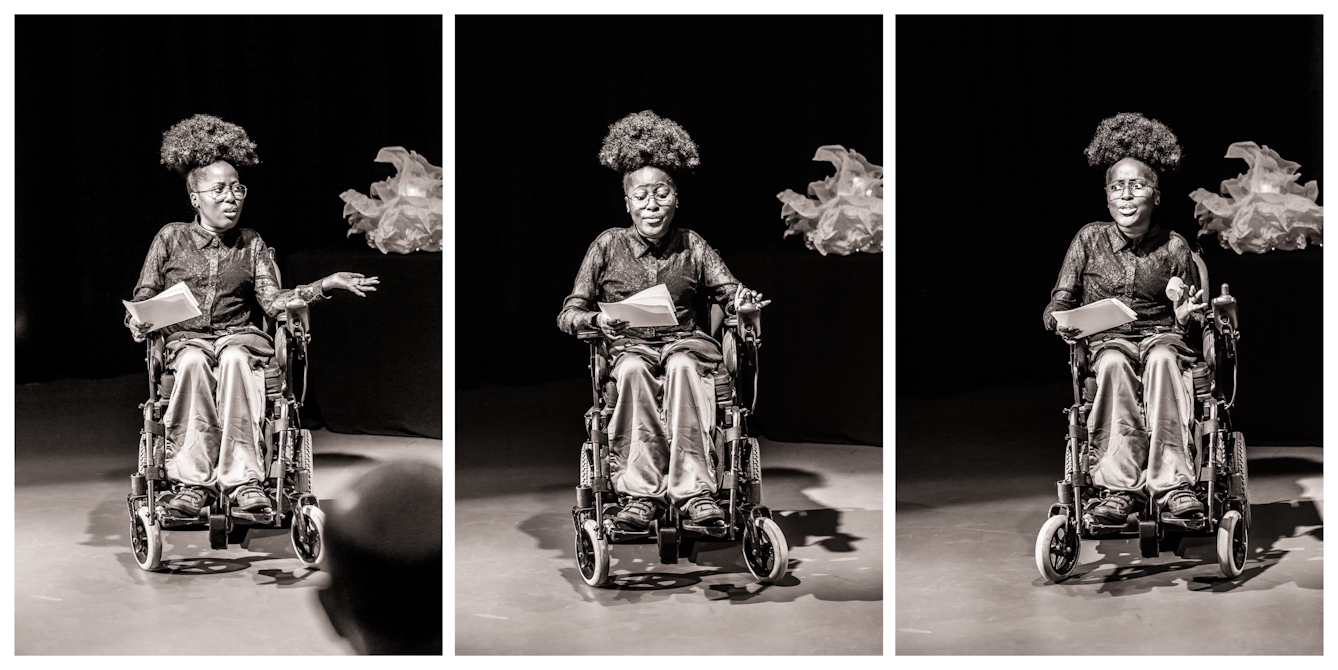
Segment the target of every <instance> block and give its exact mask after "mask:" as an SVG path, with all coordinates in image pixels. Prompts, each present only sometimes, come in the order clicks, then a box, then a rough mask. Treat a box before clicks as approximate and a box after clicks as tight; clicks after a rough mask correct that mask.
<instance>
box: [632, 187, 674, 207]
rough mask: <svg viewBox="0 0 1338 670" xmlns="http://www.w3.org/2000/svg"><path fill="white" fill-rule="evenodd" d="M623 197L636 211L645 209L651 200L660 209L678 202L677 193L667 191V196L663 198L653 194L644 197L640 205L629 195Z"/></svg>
mask: <svg viewBox="0 0 1338 670" xmlns="http://www.w3.org/2000/svg"><path fill="white" fill-rule="evenodd" d="M623 197H624V198H626V199H627V200H628V201H629V202H631V203H632V205H633V206H634V207H636V208H637V209H645V208H646V205H649V204H650V201H651V200H654V201H655V202H657V203H659V204H660V206H661V207H666V206H668V205H669V204H670V203H673V202H675V201H677V200H678V191H677V190H672V191H669V195H667V196H665V197H663V198H661V197H659V196H656V195H654V194H649V195H647V196H646V199H645V201H644V202H640V203H638V202H637V199H636V198H633V197H632V196H630V195H623Z"/></svg>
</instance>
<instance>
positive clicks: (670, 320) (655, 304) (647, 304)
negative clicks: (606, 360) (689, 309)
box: [599, 284, 678, 328]
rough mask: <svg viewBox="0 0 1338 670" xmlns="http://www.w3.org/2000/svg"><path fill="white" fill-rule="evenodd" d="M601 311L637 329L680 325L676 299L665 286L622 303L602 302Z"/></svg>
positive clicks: (639, 294) (653, 287)
mask: <svg viewBox="0 0 1338 670" xmlns="http://www.w3.org/2000/svg"><path fill="white" fill-rule="evenodd" d="M599 310H600V311H601V312H604V313H605V314H608V315H609V316H610V317H613V318H615V319H621V320H623V321H626V322H627V323H628V325H630V326H633V327H636V328H643V327H647V326H674V325H677V324H678V317H677V316H676V312H675V310H674V299H673V298H672V297H671V296H670V295H669V288H668V287H667V286H665V285H664V284H656V285H654V286H652V287H650V288H648V289H646V290H644V291H641V292H640V293H637V294H636V295H633V296H631V297H629V298H627V299H626V300H623V301H622V302H601V303H599Z"/></svg>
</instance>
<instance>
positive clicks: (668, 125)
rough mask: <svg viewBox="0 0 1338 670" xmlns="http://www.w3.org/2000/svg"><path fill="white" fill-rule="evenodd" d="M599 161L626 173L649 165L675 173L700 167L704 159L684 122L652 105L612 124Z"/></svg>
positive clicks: (600, 151)
mask: <svg viewBox="0 0 1338 670" xmlns="http://www.w3.org/2000/svg"><path fill="white" fill-rule="evenodd" d="M599 162H600V163H601V164H603V165H607V166H608V167H610V168H612V169H614V170H617V171H618V172H621V173H623V174H627V173H629V172H633V171H636V170H639V169H641V168H643V167H647V166H649V167H656V168H660V169H661V170H664V171H665V172H668V173H670V174H672V173H675V172H683V171H685V170H691V169H692V168H695V167H697V166H698V165H700V164H701V159H700V158H699V157H698V156H697V144H696V143H695V142H693V141H692V138H691V137H688V131H686V130H683V126H680V125H678V124H677V123H674V122H673V121H671V120H670V119H666V118H663V117H661V116H658V115H656V114H655V112H652V111H650V110H649V109H648V110H646V111H644V112H637V113H635V114H628V115H627V116H624V117H623V118H621V119H619V120H618V122H617V123H615V124H613V125H611V126H609V134H608V135H606V136H605V137H604V146H603V148H601V149H600V150H599Z"/></svg>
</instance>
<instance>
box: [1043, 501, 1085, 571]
mask: <svg viewBox="0 0 1338 670" xmlns="http://www.w3.org/2000/svg"><path fill="white" fill-rule="evenodd" d="M1080 550H1081V545H1079V543H1078V533H1077V528H1076V527H1075V526H1074V524H1073V523H1071V522H1070V521H1069V518H1068V516H1066V515H1063V514H1056V515H1055V516H1052V517H1050V518H1049V520H1047V521H1046V522H1045V525H1043V526H1041V532H1040V534H1039V535H1037V536H1036V567H1037V568H1039V569H1040V571H1041V576H1042V577H1045V578H1046V579H1048V580H1050V581H1052V582H1055V583H1056V584H1057V583H1059V582H1062V581H1064V580H1065V579H1068V576H1069V574H1071V573H1072V572H1073V568H1075V567H1077V565H1078V554H1079V552H1080Z"/></svg>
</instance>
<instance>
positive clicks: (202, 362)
mask: <svg viewBox="0 0 1338 670" xmlns="http://www.w3.org/2000/svg"><path fill="white" fill-rule="evenodd" d="M212 366H213V361H212V360H210V357H209V354H208V353H206V352H205V351H204V350H203V349H201V348H199V347H193V346H189V345H187V346H183V347H181V348H180V349H178V350H177V352H176V354H175V355H174V356H173V357H172V364H171V366H170V367H171V368H172V370H174V371H175V372H176V373H177V374H178V375H180V374H183V373H188V372H196V371H200V370H207V369H209V368H210V367H212Z"/></svg>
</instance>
